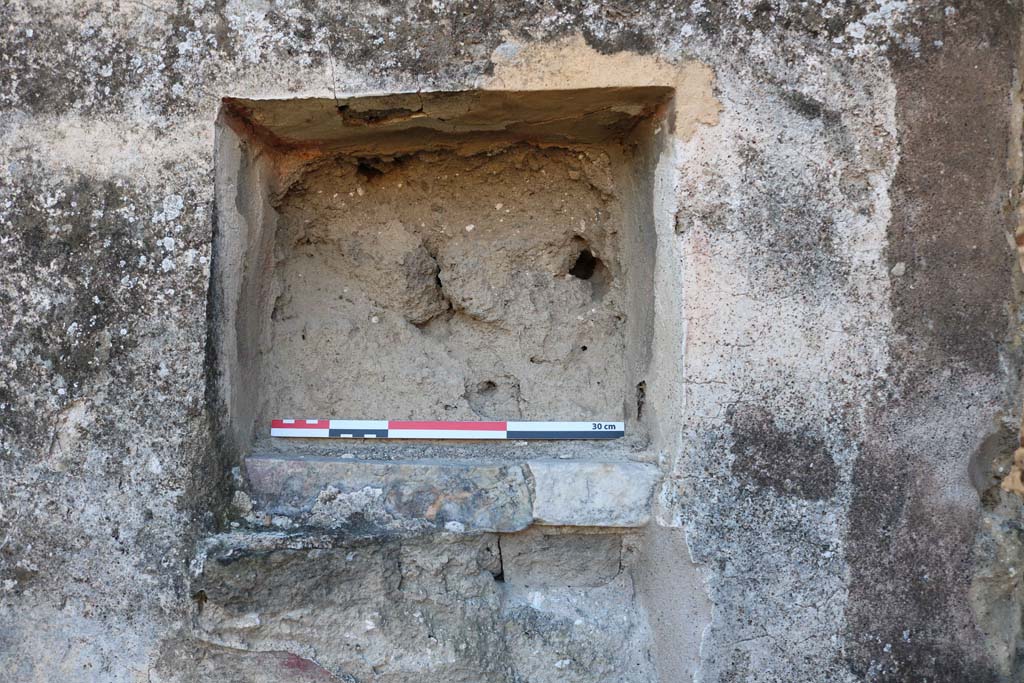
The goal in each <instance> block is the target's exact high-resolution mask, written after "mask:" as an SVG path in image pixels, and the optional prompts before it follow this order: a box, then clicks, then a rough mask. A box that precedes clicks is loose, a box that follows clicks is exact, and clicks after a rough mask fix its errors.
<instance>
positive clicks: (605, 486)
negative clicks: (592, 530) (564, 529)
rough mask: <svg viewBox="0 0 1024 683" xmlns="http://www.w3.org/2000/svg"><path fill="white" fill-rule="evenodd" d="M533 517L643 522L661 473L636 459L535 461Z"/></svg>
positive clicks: (554, 521)
mask: <svg viewBox="0 0 1024 683" xmlns="http://www.w3.org/2000/svg"><path fill="white" fill-rule="evenodd" d="M526 466H527V467H528V468H529V469H530V472H531V474H532V475H533V481H534V499H533V517H534V520H535V521H536V522H537V523H539V524H551V525H564V526H608V527H636V526H643V525H644V524H646V523H647V521H648V520H649V519H650V515H651V511H650V508H651V494H652V493H653V491H654V486H655V484H656V483H657V482H658V479H659V478H660V472H659V470H658V468H657V467H655V466H654V465H645V464H642V463H635V462H620V463H611V462H580V461H578V460H531V461H529V462H528V463H527V465H526Z"/></svg>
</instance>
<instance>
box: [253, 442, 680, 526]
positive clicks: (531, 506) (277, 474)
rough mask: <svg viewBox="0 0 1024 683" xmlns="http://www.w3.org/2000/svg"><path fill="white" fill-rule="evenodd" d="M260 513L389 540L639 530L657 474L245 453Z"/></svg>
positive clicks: (540, 463)
mask: <svg viewBox="0 0 1024 683" xmlns="http://www.w3.org/2000/svg"><path fill="white" fill-rule="evenodd" d="M245 469H246V475H247V477H248V480H249V485H250V493H251V494H252V496H253V499H254V503H255V505H256V509H257V511H258V512H259V513H262V514H266V515H271V516H284V517H286V518H287V519H288V520H289V522H290V523H291V524H294V525H298V526H306V527H314V528H327V529H353V530H358V531H359V533H360V534H361V535H365V534H366V533H393V532H408V531H427V530H430V529H444V530H447V531H454V532H485V531H487V532H502V533H509V532H514V531H520V530H522V529H525V528H527V527H528V526H530V525H531V524H534V523H536V524H548V525H559V526H600V527H637V526H643V525H644V524H646V523H647V521H648V519H649V518H650V500H651V494H652V492H653V490H654V486H655V484H656V483H657V481H658V479H659V477H660V473H659V471H658V469H657V467H655V466H654V465H646V464H642V463H633V462H619V463H610V462H592V461H579V460H531V461H527V462H524V463H504V464H503V463H486V462H466V461H444V460H418V461H399V462H396V461H379V460H354V459H351V458H337V457H322V456H285V455H252V456H249V457H248V458H246V461H245Z"/></svg>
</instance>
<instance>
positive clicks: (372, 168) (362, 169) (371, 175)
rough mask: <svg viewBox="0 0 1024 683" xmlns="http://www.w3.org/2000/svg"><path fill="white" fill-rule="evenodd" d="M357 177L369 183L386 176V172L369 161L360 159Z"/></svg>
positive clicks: (357, 165) (357, 166)
mask: <svg viewBox="0 0 1024 683" xmlns="http://www.w3.org/2000/svg"><path fill="white" fill-rule="evenodd" d="M356 175H358V176H359V177H360V178H362V179H363V180H365V181H366V182H368V183H372V182H373V181H374V180H376V179H377V178H380V177H382V176H383V175H384V171H383V170H382V169H381V168H379V167H378V166H377V165H375V164H374V163H372V162H370V161H369V160H367V159H360V160H359V161H358V162H357V163H356Z"/></svg>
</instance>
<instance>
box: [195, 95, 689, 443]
mask: <svg viewBox="0 0 1024 683" xmlns="http://www.w3.org/2000/svg"><path fill="white" fill-rule="evenodd" d="M672 93H673V91H672V89H670V88H664V87H642V88H603V89H586V90H565V91H539V92H538V91H532V92H503V91H467V92H436V93H410V94H397V95H387V96H377V97H362V98H356V99H349V100H343V101H335V100H326V99H302V100H263V101H257V100H242V99H225V100H224V101H223V105H222V110H221V114H220V117H219V122H218V123H219V125H218V137H217V209H218V224H217V231H216V237H215V258H214V296H213V297H212V300H213V304H214V305H213V307H212V315H211V325H212V327H213V329H212V330H211V332H212V335H213V339H214V340H215V345H216V368H217V371H218V373H217V379H218V381H217V383H216V386H217V390H218V402H219V405H220V409H221V410H220V413H221V415H222V418H223V419H222V421H221V432H222V434H223V436H224V437H225V438H224V440H223V442H224V443H225V444H226V445H227V446H228V447H229V448H230V450H231V451H233V452H234V453H236V454H238V455H242V454H246V453H251V452H253V451H256V450H259V451H266V450H271V451H281V450H287V451H289V452H297V453H298V452H313V451H315V450H316V449H330V448H332V447H334V446H333V445H332V444H324V443H314V442H307V441H306V440H301V441H289V442H288V443H284V441H283V440H279V439H270V437H269V424H270V421H271V420H272V419H274V418H329V417H333V418H351V419H427V420H588V419H600V420H615V421H625V422H626V433H627V439H626V441H625V442H623V443H621V444H615V445H609V444H601V447H602V448H604V449H605V450H608V449H611V450H615V449H618V450H619V451H620V452H621V451H622V450H623V449H625V450H628V449H634V450H635V449H637V448H642V447H643V445H644V444H645V443H646V440H647V435H648V433H649V426H650V425H649V424H648V423H649V421H650V420H651V419H653V418H652V417H651V415H652V414H653V411H650V410H645V409H644V387H645V386H646V380H647V375H648V373H649V371H650V368H649V364H650V359H651V343H652V335H653V327H654V322H653V321H654V305H653V278H654V261H655V246H656V239H655V235H654V228H653V197H654V188H653V183H654V181H653V178H654V167H655V163H656V160H657V156H658V153H659V150H660V149H661V147H662V144H663V140H662V138H664V136H665V135H666V133H665V132H663V131H662V128H663V127H665V126H666V125H667V124H666V117H665V112H666V110H667V109H668V108H669V107H670V102H671V97H672ZM275 442H276V443H275ZM463 446H464V445H463ZM478 446H479V444H478ZM353 447H356V448H358V446H356V445H355V444H354V442H346V443H345V444H344V448H346V449H352V448H353ZM367 447H368V448H373V449H375V450H374V451H373V452H374V453H375V454H376V455H380V453H381V450H380V449H381V448H384V446H383V445H382V444H374V445H373V446H367ZM480 447H483V446H480ZM437 448H440V449H442V451H444V452H445V453H449V452H451V451H452V449H458V448H459V446H458V445H451V446H450V447H449V448H448V449H447V450H444V448H443V447H442V446H437ZM486 448H490V449H492V451H493V455H494V457H497V458H503V457H512V458H514V457H518V456H519V455H522V454H523V449H518V450H516V449H513V448H510V447H509V445H508V444H498V443H489V444H486ZM537 448H539V449H541V451H543V449H545V448H547V449H550V448H552V446H551V445H550V444H547V445H540V444H538V445H537ZM565 448H569V450H570V451H571V450H572V449H576V451H579V449H581V448H587V447H586V446H581V445H579V444H576V445H573V446H571V447H568V446H566V447H565ZM529 450H530V451H531V452H533V451H534V449H529ZM576 451H573V452H576Z"/></svg>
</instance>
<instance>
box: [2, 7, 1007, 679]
mask: <svg viewBox="0 0 1024 683" xmlns="http://www.w3.org/2000/svg"><path fill="white" fill-rule="evenodd" d="M1020 21H1021V17H1020V14H1019V8H1018V7H1017V5H1016V4H1014V3H1004V2H996V1H995V0H988V1H980V0H979V1H977V2H962V3H931V2H923V3H915V4H913V5H910V4H906V3H889V2H882V3H879V2H869V3H858V4H857V5H856V6H853V7H847V6H845V5H843V6H840V5H835V6H833V5H831V4H829V3H822V4H820V5H819V4H813V5H811V4H808V5H807V6H802V5H801V6H797V5H794V4H790V3H775V2H745V1H743V0H736V1H735V2H725V3H717V4H714V5H713V6H712V5H711V4H710V3H704V2H699V1H698V2H693V3H677V4H670V5H664V4H660V3H634V4H631V5H630V6H628V7H625V6H618V5H613V4H603V3H602V4H597V3H595V4H582V5H579V6H576V5H571V6H563V5H559V6H554V5H548V4H538V3H531V2H515V3H502V4H499V5H488V6H486V7H476V8H471V7H469V6H465V5H462V4H455V3H453V4H449V3H431V4H418V3H413V4H409V5H401V6H398V5H374V6H370V5H362V4H351V3H333V2H324V3H308V2H297V1H296V2H259V1H256V0H252V1H242V0H238V1H231V2H210V1H203V0H194V1H192V2H163V1H161V0H151V1H150V2H147V3H136V2H113V1H107V0H97V1H95V2H88V1H85V0H83V1H77V0H76V1H74V2H72V1H59V2H45V3H34V2H26V1H25V0H16V1H15V2H10V3H7V4H5V5H3V6H2V7H0V83H4V84H5V86H4V87H3V88H2V89H0V254H2V257H3V267H2V269H0V292H2V295H3V301H4V305H3V307H2V308H0V363H2V364H3V371H2V374H0V680H11V681H19V682H20V681H49V680H55V679H60V680H67V681H191V680H198V679H204V680H225V681H232V680H266V681H279V680H393V681H405V680H422V679H423V678H424V677H429V676H430V675H431V672H438V671H443V672H445V675H448V676H449V677H450V679H451V680H458V679H459V677H460V676H461V677H463V678H464V679H467V680H530V681H544V680H579V681H595V680H663V681H679V680H699V681H705V682H711V681H720V682H731V681H746V680H757V681H787V682H791V681H861V680H870V681H924V680H929V681H986V682H987V681H1012V680H1019V677H1020V674H1021V666H1022V665H1021V655H1020V651H1021V638H1020V633H1021V611H1020V604H1021V597H1020V593H1021V588H1020V579H1019V577H1020V567H1021V564H1020V562H1021V558H1022V555H1024V553H1022V550H1021V543H1020V540H1019V539H1020V537H1019V527H1020V515H1021V502H1020V498H1019V496H1018V495H1017V494H1016V493H1013V492H1012V490H1011V491H1008V490H1004V489H1002V488H1000V486H999V484H1000V482H1001V481H1002V480H1003V478H1004V477H1005V476H1006V475H1007V474H1008V473H1009V472H1010V470H1011V457H1012V454H1013V451H1014V450H1015V448H1016V446H1017V445H1018V443H1019V422H1020V410H1019V404H1020V396H1019V386H1018V376H1019V365H1020V364H1019V357H1020V352H1019V344H1020V341H1019V339H1020V335H1019V319H1018V307H1017V301H1018V294H1019V286H1020V278H1019V268H1018V266H1017V263H1016V254H1015V246H1014V237H1015V233H1016V231H1017V223H1018V218H1017V205H1018V203H1019V183H1020V177H1019V176H1020V170H1019V169H1020V163H1019V158H1020V125H1019V121H1020V118H1021V117H1020V104H1019V102H1020V96H1019V90H1020V85H1019V82H1020V80H1019V78H1018V77H1017V70H1018V67H1019V64H1020V60H1019V46H1020V41H1019V30H1020ZM615 85H626V86H632V87H635V86H642V85H648V86H660V87H671V88H674V89H675V91H676V93H677V95H676V102H675V117H674V121H673V122H672V126H671V129H670V130H671V136H672V139H671V140H670V144H668V145H666V146H665V147H664V148H663V150H662V151H661V152H659V153H658V154H657V158H656V159H654V158H652V159H651V160H650V161H651V163H652V167H653V168H655V169H656V171H655V172H654V174H653V177H652V184H653V187H654V191H653V192H652V195H653V197H654V198H655V205H654V208H653V211H652V214H653V216H652V217H653V220H654V226H653V227H654V232H655V235H656V241H657V245H656V250H655V254H656V257H655V258H656V261H657V263H656V267H655V269H654V271H653V272H654V289H653V302H654V316H653V321H654V322H653V325H654V333H653V335H652V339H653V340H654V341H653V345H652V351H651V365H652V367H658V368H661V371H660V372H659V375H658V376H657V377H652V378H650V379H649V380H648V382H647V389H646V393H647V405H648V406H650V407H651V408H652V410H655V411H657V414H656V415H655V416H653V417H652V418H651V419H652V424H654V425H656V429H655V430H654V431H653V432H652V443H654V444H655V448H654V450H653V457H652V458H651V460H653V461H654V462H655V463H656V464H657V466H658V467H660V469H661V472H662V473H663V475H664V480H663V484H662V485H661V487H660V489H659V491H658V493H657V499H656V502H655V507H654V518H653V521H652V522H651V524H650V526H649V527H648V528H647V529H646V530H645V531H642V532H636V533H634V532H616V533H615V535H614V536H613V540H609V538H607V537H604V538H602V539H601V540H595V541H591V542H589V544H588V543H584V542H580V543H583V545H580V546H573V550H571V551H566V552H564V553H563V552H561V551H559V550H558V549H559V548H562V547H563V546H561V545H559V544H558V542H556V541H552V540H550V539H549V540H544V539H543V538H541V539H537V538H532V537H531V538H525V537H522V538H519V539H517V541H516V542H515V543H513V544H512V545H513V546H515V548H514V550H513V549H512V548H509V549H508V550H509V557H510V558H512V557H514V558H516V560H517V561H518V562H520V564H519V573H518V575H517V576H516V575H515V572H510V574H509V578H508V579H507V580H506V581H505V583H506V584H511V585H509V586H508V587H507V588H504V587H499V586H496V584H498V583H500V582H499V581H497V580H496V577H497V576H498V575H499V574H502V572H500V571H498V567H497V565H495V563H494V555H493V553H494V550H495V548H494V545H493V544H494V543H496V542H497V539H496V538H495V537H494V535H493V534H484V533H481V534H464V535H459V534H452V535H448V536H436V537H416V538H395V539H389V540H387V541H386V542H379V541H378V542H373V543H370V544H364V545H360V546H359V547H358V548H357V547H350V545H351V544H348V545H346V542H340V541H339V540H338V539H337V538H336V537H334V536H331V535H330V534H319V533H307V534H305V535H304V536H301V537H297V536H296V535H295V534H294V533H292V531H293V530H288V529H276V530H270V531H266V532H262V533H261V534H259V535H257V536H256V537H254V536H253V535H252V534H249V533H248V532H247V531H245V530H243V529H242V528H241V527H237V528H236V527H232V526H231V524H232V522H233V521H234V522H236V523H238V520H239V519H242V518H244V516H245V514H247V513H249V512H251V511H252V507H251V501H247V500H246V497H245V495H239V494H240V492H241V493H242V494H244V485H243V483H242V480H241V472H240V471H238V470H234V469H233V468H234V467H236V466H237V459H236V457H237V453H234V454H233V451H232V446H231V441H232V439H235V441H236V442H238V441H239V440H241V439H242V438H243V437H241V436H239V435H235V436H234V437H232V436H230V432H225V431H224V425H225V424H231V421H230V420H227V421H225V419H226V413H225V412H224V405H223V404H222V403H220V402H219V399H218V393H217V391H216V390H215V388H216V387H217V386H218V382H220V381H221V380H222V379H223V378H222V377H219V376H218V375H217V370H216V369H217V368H218V367H219V365H218V356H217V348H216V345H215V344H213V343H212V341H211V339H210V337H209V335H208V330H209V329H210V324H209V321H210V319H211V318H212V317H213V316H215V315H216V313H217V306H218V301H217V298H216V296H217V291H216V289H214V290H213V292H212V294H211V290H210V281H211V274H210V258H211V255H212V248H213V247H212V245H213V241H214V236H215V235H216V230H217V228H218V226H216V225H215V224H214V222H215V216H216V215H217V211H218V210H222V211H223V210H237V211H238V212H239V213H245V212H249V213H250V214H252V215H254V216H258V215H260V214H261V212H265V211H266V207H265V206H264V205H263V204H262V203H260V202H259V201H253V202H250V203H244V202H243V203H242V204H241V205H236V206H235V207H234V208H232V207H224V206H218V205H217V202H219V201H220V198H219V197H218V196H217V194H216V193H215V187H216V185H217V183H216V182H215V177H214V174H215V163H214V159H215V149H217V148H218V146H219V145H221V144H222V143H223V140H217V139H215V134H216V120H217V116H218V112H219V111H220V107H221V106H222V98H224V97H235V98H242V99H244V98H249V99H260V100H266V99H295V98H303V97H309V98H319V99H327V100H330V99H333V98H336V97H337V98H345V97H351V96H365V95H376V94H383V93H390V92H416V91H419V90H423V91H461V90H473V89H484V90H486V89H494V90H525V89H537V90H550V89H558V88H581V87H609V86H615ZM247 172H249V173H255V174H259V173H260V170H259V167H258V165H257V166H254V167H252V168H251V169H249V170H248V171H247ZM668 321H676V322H674V323H672V324H671V325H670V326H668V327H664V326H665V325H668ZM659 326H662V327H659ZM228 372H231V370H230V369H229V370H228ZM253 410H254V409H253ZM225 433H228V434H229V436H228V437H226V439H227V440H226V441H225V440H224V439H222V438H221V435H223V434H225ZM270 526H273V524H271V525H270ZM516 543H518V545H516ZM566 543H569V542H566ZM488 548H490V550H488ZM614 548H618V549H619V550H618V552H619V553H620V557H621V558H623V560H622V561H623V567H627V568H628V569H629V571H628V572H627V573H624V574H622V575H617V578H615V579H612V580H610V581H612V583H608V584H605V587H600V586H591V585H580V586H572V587H565V588H564V589H559V592H558V594H557V596H556V595H555V594H553V593H549V594H548V595H549V596H550V598H551V601H550V602H547V603H545V604H541V603H538V602H537V601H536V600H535V599H534V598H532V597H531V596H530V593H529V590H533V589H532V588H530V589H527V588H525V587H524V586H530V582H531V581H532V582H539V583H540V584H541V585H544V581H545V580H544V576H545V575H544V568H545V567H546V566H548V565H547V564H546V561H541V562H539V563H535V562H533V560H532V559H531V558H533V557H535V556H536V553H537V552H541V553H549V555H548V556H549V558H550V559H551V561H552V562H553V564H554V566H559V565H558V563H559V562H564V561H565V558H566V557H569V558H573V557H576V558H591V559H592V560H593V561H592V562H591V563H590V564H589V565H580V564H577V565H573V566H572V567H570V570H567V574H568V575H572V576H577V577H580V576H583V577H587V576H589V577H591V578H590V579H584V580H583V581H582V582H581V583H583V584H589V583H594V582H597V581H598V580H599V579H598V578H594V577H605V578H607V572H605V571H604V569H603V568H606V567H607V566H608V565H607V562H606V560H607V557H608V553H612V552H614V550H613V549H614ZM350 554H351V555H352V559H348V558H349V555H350ZM595 557H596V558H597V559H596V560H595V559H594V558H595ZM268 566H277V567H279V568H280V573H278V574H273V573H267V572H265V571H263V570H264V569H266V567H268ZM243 568H248V570H251V571H249V573H248V574H247V573H246V572H244V571H242V569H243ZM248 570H247V571H248ZM588 572H590V573H588ZM289 577H292V578H295V577H304V578H303V580H304V581H307V582H309V581H313V582H315V581H316V580H317V577H320V578H321V579H323V581H324V583H323V586H324V591H323V592H322V593H319V594H314V593H310V592H305V593H302V594H301V595H295V596H293V597H294V599H293V600H283V599H281V596H282V595H285V593H284V592H282V591H285V589H286V588H287V586H288V585H289V583H288V578H289ZM502 578H504V576H503V574H502ZM600 580H601V581H603V580H605V579H604V578H601V579H600ZM345 581H351V584H350V585H352V586H354V587H359V591H358V592H345V591H339V590H338V589H337V586H338V585H341V584H344V582H345ZM615 581H618V582H620V583H614V582H615ZM275 582H278V583H280V582H283V585H278V583H275ZM613 583H614V585H613ZM218 586H219V587H226V588H224V591H225V592H224V593H223V594H224V595H229V596H231V595H234V596H236V597H238V598H239V600H241V596H244V595H249V594H252V596H254V597H253V598H252V600H253V602H249V603H244V605H243V603H242V602H237V603H235V604H236V605H243V607H244V609H240V610H239V613H237V614H234V613H232V614H227V617H228V618H229V619H228V621H225V620H223V619H222V620H219V621H217V620H213V621H211V619H213V617H215V616H216V615H217V614H218V613H217V612H216V610H215V609H214V608H215V607H217V606H218V604H217V603H216V601H215V600H212V599H211V597H212V596H213V595H214V589H215V588H216V587H218ZM207 590H209V591H210V592H209V595H208V594H207V593H206V591H207ZM545 590H548V589H547V588H545ZM634 590H635V595H636V597H635V599H631V600H630V601H628V602H624V601H623V600H622V599H621V596H622V595H623V594H624V593H628V594H631V595H632V593H631V591H634ZM579 591H598V592H600V593H601V595H602V596H603V597H601V598H600V599H597V598H595V597H594V596H597V595H598V593H592V594H591V598H590V599H589V600H590V602H589V603H588V604H593V605H596V607H595V608H594V610H595V611H593V612H591V613H589V616H588V615H584V616H580V615H578V614H575V613H574V610H577V609H578V605H579V604H581V602H584V600H583V598H582V597H581V595H583V594H582V593H580V592H579ZM602 591H603V592H602ZM357 594H359V595H367V596H369V597H368V598H367V601H360V600H354V599H353V598H352V596H354V595H357ZM261 595H262V596H264V597H265V599H263V600H262V601H261V598H260V596H261ZM318 595H319V598H320V599H318V598H317V596H318ZM509 595H512V596H514V598H515V599H514V600H512V601H511V602H504V603H503V602H502V599H503V598H502V597H501V596H506V597H508V596H509ZM267 596H269V597H267ZM275 596H276V597H275ZM416 600H420V601H424V604H426V605H428V606H429V609H428V610H426V611H424V610H422V609H421V610H419V611H420V613H421V616H423V615H427V614H430V615H433V616H434V617H436V621H435V622H431V623H430V624H429V626H430V628H428V627H427V626H424V625H422V624H421V625H419V626H415V627H413V626H412V624H414V623H419V622H415V621H414V620H415V619H416V617H415V613H416V611H417V608H416V607H414V606H413V605H414V603H416ZM325 602H327V603H330V604H331V605H333V607H332V610H330V611H329V612H328V614H329V616H330V619H331V620H333V621H331V623H332V624H334V626H332V628H335V629H336V631H337V634H339V635H342V636H343V635H344V634H345V633H346V632H347V631H351V630H352V629H353V628H354V625H358V626H359V628H360V629H362V630H361V631H360V632H359V634H358V637H353V642H354V643H358V644H360V647H364V649H363V650H362V653H363V655H364V657H363V658H362V659H360V658H359V656H358V655H351V654H346V655H345V656H344V657H343V656H340V655H339V654H338V652H340V650H335V649H332V648H331V647H330V645H329V644H325V643H322V642H320V641H318V640H317V638H320V637H322V636H321V635H318V633H317V631H316V630H315V629H312V630H309V629H307V628H306V626H303V627H302V628H297V629H296V630H295V631H293V632H291V633H288V632H287V628H286V625H287V624H288V623H290V622H289V621H288V619H289V618H290V615H289V609H291V608H295V609H297V610H300V611H302V612H303V614H302V615H300V617H301V618H299V619H297V620H296V622H295V623H299V624H307V625H308V624H310V623H315V619H316V618H317V614H318V610H322V609H323V604H324V603H325ZM382 610H383V611H382ZM388 610H391V611H390V612H389V611H388ZM375 614H376V615H377V616H374V615H375ZM221 616H224V613H221ZM291 616H294V615H291ZM381 617H386V618H390V619H391V621H387V619H384V620H383V621H381V619H380V618H381ZM577 618H582V619H583V620H584V621H586V620H587V618H593V619H594V620H596V621H594V623H602V622H601V620H602V619H607V620H614V619H620V621H621V622H622V623H625V624H628V627H624V628H623V629H622V630H620V631H608V630H607V629H602V628H595V627H593V625H591V626H589V627H585V628H582V629H581V628H580V627H579V626H576V625H575V620H576V619H577ZM368 619H369V620H370V622H371V623H372V624H373V627H372V628H366V623H367V620H368ZM403 620H409V621H407V622H406V621H403ZM385 622H386V623H385ZM405 623H408V624H409V625H410V626H409V630H403V628H404V627H403V626H401V625H402V624H405ZM421 626H422V629H423V630H422V631H420V630H415V629H420V628H421ZM304 629H306V630H304ZM574 629H575V630H574ZM588 629H589V630H588ZM609 633H612V634H613V637H612V638H611V639H607V636H608V634H609ZM410 634H412V635H413V636H414V637H411V636H410ZM622 634H625V636H622ZM620 636H622V637H620ZM623 637H625V638H626V640H625V641H624V640H623V639H622V638H623ZM430 638H433V639H434V641H431V640H430ZM622 642H628V646H625V647H619V646H620V645H621V643H622ZM389 643H390V645H389ZM409 643H412V644H414V645H415V647H413V646H412V645H410V646H409V647H408V649H403V648H404V647H405V645H408V644H409ZM463 646H464V647H463ZM616 647H619V649H618V650H616V649H615V648H616ZM432 648H435V649H432ZM609 652H611V653H612V655H609V654H608V653H609ZM431 653H433V654H431ZM538 653H539V654H538ZM566 660H568V663H565V661H566ZM626 666H628V667H630V671H632V672H633V673H631V674H630V676H631V678H626V677H623V676H621V675H620V673H619V672H621V671H623V670H624V668H623V667H626ZM357 667H358V668H357Z"/></svg>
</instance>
